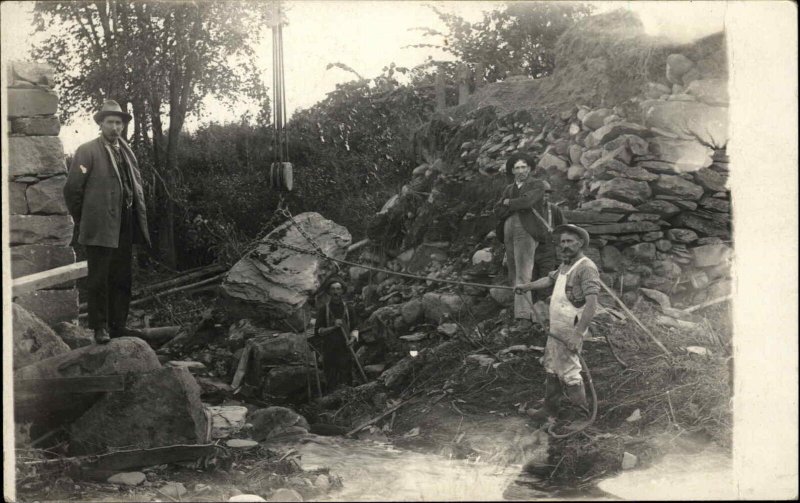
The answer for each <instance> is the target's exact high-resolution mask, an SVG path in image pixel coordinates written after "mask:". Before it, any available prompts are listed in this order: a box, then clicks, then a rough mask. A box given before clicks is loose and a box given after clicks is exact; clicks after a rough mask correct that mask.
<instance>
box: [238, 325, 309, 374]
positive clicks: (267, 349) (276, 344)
mask: <svg viewBox="0 0 800 503" xmlns="http://www.w3.org/2000/svg"><path fill="white" fill-rule="evenodd" d="M248 345H250V363H249V364H248V368H247V375H248V381H249V382H252V383H254V384H260V383H261V382H262V381H263V379H264V376H265V375H266V373H267V372H269V369H271V368H274V367H278V366H283V365H305V364H306V363H308V362H309V361H310V358H311V353H310V349H309V346H308V342H306V338H305V336H304V335H303V334H295V333H292V332H286V333H282V334H271V335H262V336H256V337H254V338H252V339H250V341H249V342H248ZM303 384H305V381H304V382H303Z"/></svg>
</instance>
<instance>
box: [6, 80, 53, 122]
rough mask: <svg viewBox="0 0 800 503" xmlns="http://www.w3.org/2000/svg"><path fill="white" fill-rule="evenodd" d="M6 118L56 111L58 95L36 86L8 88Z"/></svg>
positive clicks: (49, 113)
mask: <svg viewBox="0 0 800 503" xmlns="http://www.w3.org/2000/svg"><path fill="white" fill-rule="evenodd" d="M7 103H8V118H9V119H13V118H16V117H31V116H36V115H53V114H55V113H56V112H57V111H58V96H56V93H54V92H53V91H50V90H47V89H41V88H38V87H29V88H20V89H14V88H11V89H9V90H8V100H7Z"/></svg>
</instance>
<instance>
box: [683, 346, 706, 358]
mask: <svg viewBox="0 0 800 503" xmlns="http://www.w3.org/2000/svg"><path fill="white" fill-rule="evenodd" d="M685 349H686V352H687V353H691V354H694V355H701V356H710V355H711V354H712V353H711V350H709V349H708V348H704V347H703V346H686V348H685Z"/></svg>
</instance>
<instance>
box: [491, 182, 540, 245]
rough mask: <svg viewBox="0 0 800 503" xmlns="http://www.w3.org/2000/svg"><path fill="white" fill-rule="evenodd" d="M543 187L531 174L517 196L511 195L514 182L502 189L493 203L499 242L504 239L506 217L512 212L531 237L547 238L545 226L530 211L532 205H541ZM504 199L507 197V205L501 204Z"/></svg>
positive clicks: (537, 239)
mask: <svg viewBox="0 0 800 503" xmlns="http://www.w3.org/2000/svg"><path fill="white" fill-rule="evenodd" d="M544 189H545V186H544V183H543V182H542V181H541V180H539V179H537V178H533V177H532V176H530V177H528V179H527V180H526V181H525V182H524V183H523V184H522V187H521V188H520V189H519V195H518V196H517V197H512V196H513V195H514V193H515V191H516V183H511V184H510V185H508V186H507V187H506V188H505V189H503V195H502V196H500V200H499V201H497V203H496V204H495V215H496V216H497V217H498V224H497V229H496V231H495V232H496V234H497V239H499V240H500V241H501V242H502V241H504V240H505V236H504V229H503V228H504V226H505V222H506V219H507V218H508V217H510V216H511V215H513V214H514V213H517V214H519V218H520V220H521V221H522V226H523V227H524V228H525V230H526V231H528V234H530V235H531V236H533V239H535V240H536V241H541V240H543V239H547V235H548V234H549V232H548V231H547V227H546V226H545V225H544V224H543V223H542V222H541V221H540V220H539V218H538V217H536V216H535V215H534V214H533V212H532V211H531V208H533V207H534V206H535V207H537V208H540V207H541V206H542V198H543V197H544ZM504 199H509V202H508V206H505V205H504V204H503V200H504ZM540 213H541V212H540Z"/></svg>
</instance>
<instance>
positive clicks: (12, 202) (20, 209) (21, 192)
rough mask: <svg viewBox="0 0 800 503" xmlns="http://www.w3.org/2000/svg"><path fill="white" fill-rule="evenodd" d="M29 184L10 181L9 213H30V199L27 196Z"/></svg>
mask: <svg viewBox="0 0 800 503" xmlns="http://www.w3.org/2000/svg"><path fill="white" fill-rule="evenodd" d="M27 188H28V185H27V184H24V183H16V182H9V184H8V213H9V215H26V214H27V213H28V200H27V199H26V198H25V189H27Z"/></svg>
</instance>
